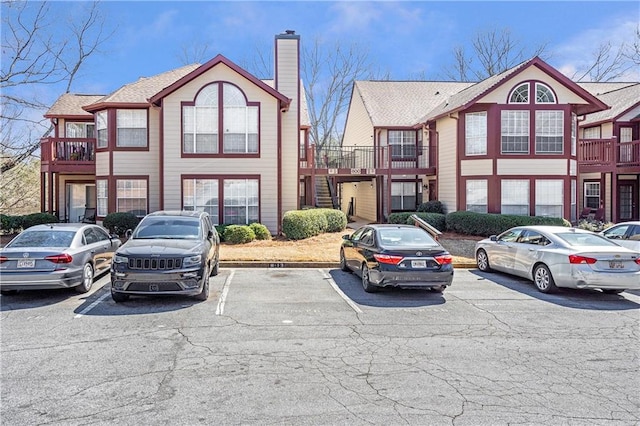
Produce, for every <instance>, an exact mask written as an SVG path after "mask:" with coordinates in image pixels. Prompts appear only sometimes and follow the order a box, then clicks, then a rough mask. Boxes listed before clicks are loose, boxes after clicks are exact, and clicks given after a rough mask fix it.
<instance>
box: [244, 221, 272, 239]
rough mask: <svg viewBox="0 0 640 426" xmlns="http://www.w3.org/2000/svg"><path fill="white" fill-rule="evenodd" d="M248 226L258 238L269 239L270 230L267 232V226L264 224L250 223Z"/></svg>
mask: <svg viewBox="0 0 640 426" xmlns="http://www.w3.org/2000/svg"><path fill="white" fill-rule="evenodd" d="M249 228H251V230H252V231H253V233H254V234H255V236H256V239H258V240H270V239H271V232H269V228H267V227H266V226H264V225H263V224H261V223H257V222H256V223H252V224H250V225H249Z"/></svg>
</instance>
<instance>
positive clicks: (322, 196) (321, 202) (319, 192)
mask: <svg viewBox="0 0 640 426" xmlns="http://www.w3.org/2000/svg"><path fill="white" fill-rule="evenodd" d="M315 184H316V207H320V208H327V209H332V208H333V200H332V198H331V191H330V190H329V181H328V180H327V178H326V177H325V176H316V182H315Z"/></svg>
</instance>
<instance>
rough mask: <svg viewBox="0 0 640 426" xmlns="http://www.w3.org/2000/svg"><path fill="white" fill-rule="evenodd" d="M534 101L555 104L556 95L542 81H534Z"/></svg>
mask: <svg viewBox="0 0 640 426" xmlns="http://www.w3.org/2000/svg"><path fill="white" fill-rule="evenodd" d="M536 103H537V104H555V103H556V97H555V95H554V94H553V92H552V91H551V89H550V88H549V87H548V86H547V85H545V84H542V83H536Z"/></svg>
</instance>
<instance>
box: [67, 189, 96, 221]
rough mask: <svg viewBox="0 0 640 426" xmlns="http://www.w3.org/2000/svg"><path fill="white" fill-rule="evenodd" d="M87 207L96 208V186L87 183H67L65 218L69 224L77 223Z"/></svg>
mask: <svg viewBox="0 0 640 426" xmlns="http://www.w3.org/2000/svg"><path fill="white" fill-rule="evenodd" d="M87 207H91V208H95V207H96V186H95V185H94V184H88V183H67V218H68V220H69V222H79V221H80V220H81V217H82V216H84V209H85V208H87Z"/></svg>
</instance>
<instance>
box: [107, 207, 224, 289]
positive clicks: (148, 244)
mask: <svg viewBox="0 0 640 426" xmlns="http://www.w3.org/2000/svg"><path fill="white" fill-rule="evenodd" d="M130 234H131V235H130V237H129V239H128V241H127V242H126V243H125V244H123V245H122V246H121V247H120V248H119V249H118V250H117V251H116V253H115V254H114V256H113V262H112V264H111V297H112V298H113V300H114V301H115V302H124V301H125V300H127V299H128V298H129V296H130V295H132V294H133V295H155V294H172V295H173V294H182V295H187V296H195V297H196V298H197V299H199V300H207V298H208V297H209V277H210V276H213V275H217V274H218V267H219V264H220V255H219V253H220V237H219V236H218V233H217V232H216V228H215V227H214V226H213V225H212V223H211V219H210V218H209V215H208V214H207V213H203V212H194V211H157V212H154V213H150V214H148V215H147V216H145V217H144V218H143V219H142V220H141V221H140V223H139V224H138V226H136V229H135V230H134V231H133V232H131V233H130Z"/></svg>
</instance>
